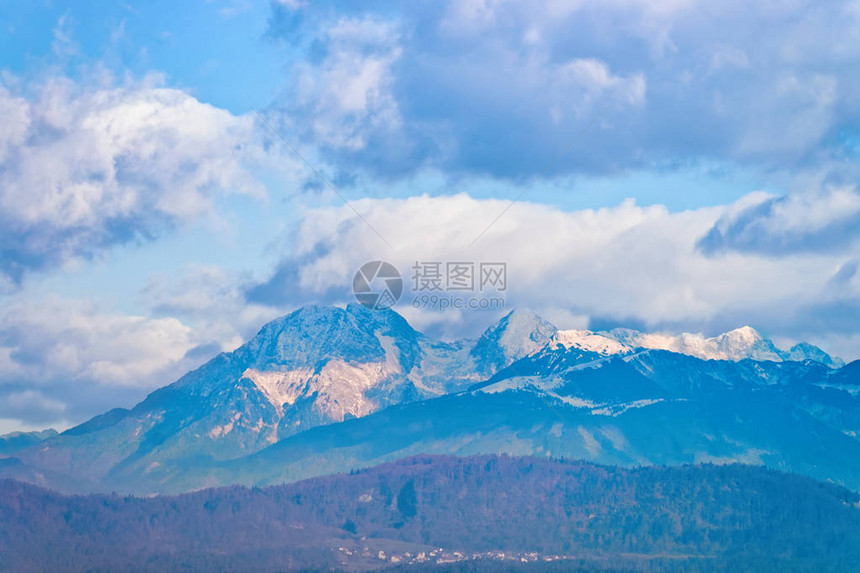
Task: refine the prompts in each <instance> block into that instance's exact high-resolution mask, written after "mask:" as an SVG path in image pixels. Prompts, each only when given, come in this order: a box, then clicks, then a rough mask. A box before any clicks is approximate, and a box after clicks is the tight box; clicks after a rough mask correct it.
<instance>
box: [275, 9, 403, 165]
mask: <svg viewBox="0 0 860 573" xmlns="http://www.w3.org/2000/svg"><path fill="white" fill-rule="evenodd" d="M325 37H326V43H327V53H326V56H325V58H324V59H323V61H322V62H320V63H317V64H310V63H300V64H297V65H296V66H295V68H294V70H293V75H294V76H295V78H296V79H295V86H294V92H293V93H291V94H290V96H291V97H290V98H289V101H288V106H289V109H290V115H291V116H292V117H294V118H297V117H301V116H304V115H310V116H311V118H312V119H311V122H310V132H311V133H310V134H309V135H310V136H312V138H313V141H314V142H315V143H317V144H319V145H323V146H331V147H333V148H345V149H349V150H358V149H362V148H364V147H365V146H366V145H367V134H368V133H371V132H374V131H379V130H382V131H386V130H391V129H395V128H397V127H398V126H399V124H400V122H401V119H400V112H399V110H398V106H397V102H396V101H395V98H394V95H393V94H392V91H391V90H392V81H393V75H392V67H393V65H394V64H395V63H396V62H397V60H398V59H399V58H400V55H401V49H400V46H399V41H400V31H399V29H398V26H397V24H396V23H395V22H389V21H386V20H382V19H376V18H364V19H341V20H338V21H337V22H335V23H334V24H332V25H330V26H329V27H328V28H327V29H326V30H325Z"/></svg>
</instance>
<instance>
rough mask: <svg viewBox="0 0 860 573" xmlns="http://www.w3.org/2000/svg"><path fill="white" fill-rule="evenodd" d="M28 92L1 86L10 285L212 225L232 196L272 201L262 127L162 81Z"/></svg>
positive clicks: (2, 239)
mask: <svg viewBox="0 0 860 573" xmlns="http://www.w3.org/2000/svg"><path fill="white" fill-rule="evenodd" d="M6 83H7V84H18V82H15V81H8V78H7V81H6ZM16 88H17V89H16V90H15V91H16V92H18V93H15V94H13V93H12V92H11V91H10V89H7V88H6V87H3V86H0V110H2V111H3V115H4V119H5V124H4V130H3V133H2V134H0V247H2V249H3V250H4V251H5V253H6V254H5V255H4V258H3V260H2V261H0V275H4V274H5V275H6V277H5V280H6V281H9V280H12V281H13V282H14V281H18V280H20V277H21V274H22V273H23V272H24V271H26V270H27V269H33V268H44V267H50V266H52V265H56V264H59V263H62V262H63V261H65V260H67V259H69V258H70V257H75V256H80V255H90V254H92V253H94V252H98V250H99V249H102V248H105V247H109V246H110V245H112V244H115V243H119V242H126V241H130V240H139V239H141V238H148V237H152V236H154V235H157V234H159V233H160V232H162V231H164V230H165V229H169V228H170V227H171V226H174V225H177V224H180V223H182V222H184V221H187V220H189V219H192V218H195V217H200V216H210V215H212V214H213V211H212V200H213V198H214V197H217V196H218V195H220V194H226V193H244V194H252V195H255V196H260V197H262V196H264V194H265V191H264V188H263V187H262V185H261V184H260V183H259V182H258V181H257V180H256V179H255V177H254V174H253V172H252V168H253V167H254V166H255V165H259V164H260V163H262V162H265V161H266V160H267V153H269V152H267V151H265V150H264V147H263V144H262V138H261V137H260V134H259V133H258V132H256V131H255V130H256V127H255V124H254V120H253V119H252V118H251V117H250V116H242V117H237V116H234V115H232V114H230V113H229V112H227V111H225V110H222V109H218V108H215V107H213V106H210V105H208V104H205V103H202V102H200V101H198V100H196V99H195V98H194V97H192V96H190V95H189V94H187V93H185V92H183V91H180V90H176V89H171V88H167V87H164V86H163V84H162V81H161V79H160V78H159V77H157V76H151V77H148V78H146V79H145V80H143V81H141V82H126V83H123V84H121V85H117V86H111V85H107V86H102V87H95V88H84V87H81V86H80V85H77V84H75V83H73V82H72V81H70V80H68V79H66V78H64V77H51V78H49V79H47V80H46V81H44V83H42V84H40V85H37V86H32V85H30V86H23V87H21V86H20V85H16Z"/></svg>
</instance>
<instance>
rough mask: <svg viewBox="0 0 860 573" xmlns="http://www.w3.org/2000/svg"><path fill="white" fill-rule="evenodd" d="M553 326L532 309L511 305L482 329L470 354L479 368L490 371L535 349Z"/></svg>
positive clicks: (542, 343) (545, 339)
mask: <svg viewBox="0 0 860 573" xmlns="http://www.w3.org/2000/svg"><path fill="white" fill-rule="evenodd" d="M557 330H558V329H556V327H555V326H553V325H552V324H550V323H549V322H547V321H546V320H544V319H543V318H541V317H540V316H538V315H537V314H535V313H534V312H532V311H530V310H521V309H515V310H512V311H511V312H509V313H508V314H506V315H505V316H503V317H502V319H501V320H499V322H497V323H496V324H494V325H493V326H491V327H490V328H488V329H487V330H486V331H484V334H483V335H481V338H480V339H478V342H477V343H476V344H475V346H474V347H473V348H472V351H471V354H472V356H473V357H474V358H475V359H476V361H477V366H478V369H479V371H483V372H492V371H495V370H497V369H498V368H501V367H503V366H506V365H508V364H510V363H511V362H513V361H515V360H518V359H520V358H523V357H525V356H528V355H529V354H532V353H534V352H537V351H538V350H540V349H541V348H543V347H544V345H546V343H547V342H548V341H549V340H550V339H551V338H552V336H553V335H554V334H555V333H556V331H557Z"/></svg>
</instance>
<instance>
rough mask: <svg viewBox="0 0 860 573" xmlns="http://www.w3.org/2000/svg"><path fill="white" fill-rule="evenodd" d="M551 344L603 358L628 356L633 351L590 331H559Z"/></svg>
mask: <svg viewBox="0 0 860 573" xmlns="http://www.w3.org/2000/svg"><path fill="white" fill-rule="evenodd" d="M550 344H551V345H553V346H555V345H561V346H564V347H565V348H572V347H573V348H579V349H581V350H587V351H588V352H596V353H597V354H602V355H603V356H610V355H612V354H626V353H628V352H630V351H631V350H632V349H631V348H630V347H629V346H627V345H625V344H622V343H621V342H619V341H618V340H615V339H614V338H610V337H608V336H604V335H602V334H596V333H594V332H591V331H590V330H559V331H558V332H556V334H555V336H554V337H553V339H552V341H551V342H550Z"/></svg>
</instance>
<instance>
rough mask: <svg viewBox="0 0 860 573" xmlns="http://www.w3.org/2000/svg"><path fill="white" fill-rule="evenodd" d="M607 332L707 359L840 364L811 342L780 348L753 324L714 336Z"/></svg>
mask: <svg viewBox="0 0 860 573" xmlns="http://www.w3.org/2000/svg"><path fill="white" fill-rule="evenodd" d="M605 335H606V336H609V337H611V338H614V339H615V340H618V341H619V342H622V343H624V344H626V345H628V346H631V347H634V348H648V349H654V350H669V351H671V352H677V353H679V354H686V355H689V356H695V357H696V358H701V359H703V360H733V361H738V360H744V359H752V360H771V361H774V362H781V361H783V360H799V359H811V360H816V361H817V362H821V363H822V364H827V365H832V364H834V365H835V364H839V363H840V362H839V361H838V359H835V360H834V359H831V358H830V356H828V355H827V353H825V352H824V351H823V350H821V349H820V348H818V347H815V346H812V345H811V344H810V345H805V346H802V347H801V345H798V346H796V347H795V348H794V349H792V352H786V351H783V350H780V349H779V348H777V347H776V345H775V344H774V343H773V342H772V341H771V340H770V339H769V338H767V337H765V336H764V335H762V334H761V333H760V332H758V331H757V330H756V329H754V328H752V327H751V326H742V327H740V328H736V329H734V330H730V331H729V332H726V333H723V334H720V335H719V336H714V337H712V338H705V337H704V336H703V335H701V334H690V333H688V332H685V333H682V334H679V335H669V334H646V333H643V332H638V331H636V330H629V329H626V328H616V329H614V330H611V331H609V332H607V333H605ZM795 349H796V350H795Z"/></svg>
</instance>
